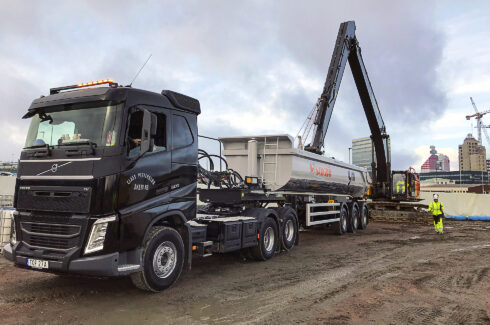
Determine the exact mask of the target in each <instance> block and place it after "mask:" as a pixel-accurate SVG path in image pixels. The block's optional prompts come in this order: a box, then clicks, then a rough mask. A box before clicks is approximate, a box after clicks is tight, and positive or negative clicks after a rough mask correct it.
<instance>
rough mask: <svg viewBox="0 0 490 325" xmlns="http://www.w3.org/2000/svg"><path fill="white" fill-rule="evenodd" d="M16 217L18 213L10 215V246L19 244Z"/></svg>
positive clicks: (13, 212) (14, 212)
mask: <svg viewBox="0 0 490 325" xmlns="http://www.w3.org/2000/svg"><path fill="white" fill-rule="evenodd" d="M15 215H16V211H12V213H11V214H10V245H12V246H13V245H15V244H17V232H16V231H15Z"/></svg>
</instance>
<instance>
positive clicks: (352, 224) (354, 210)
mask: <svg viewBox="0 0 490 325" xmlns="http://www.w3.org/2000/svg"><path fill="white" fill-rule="evenodd" d="M359 215H360V212H359V204H357V202H353V203H352V206H351V208H350V213H349V222H348V223H347V230H348V231H349V232H352V233H356V232H357V228H358V226H359Z"/></svg>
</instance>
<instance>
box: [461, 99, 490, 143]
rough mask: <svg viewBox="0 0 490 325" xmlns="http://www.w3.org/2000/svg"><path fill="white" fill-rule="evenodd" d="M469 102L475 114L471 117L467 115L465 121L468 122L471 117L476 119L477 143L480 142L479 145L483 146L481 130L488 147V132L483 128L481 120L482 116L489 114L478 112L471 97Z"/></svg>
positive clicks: (489, 138)
mask: <svg viewBox="0 0 490 325" xmlns="http://www.w3.org/2000/svg"><path fill="white" fill-rule="evenodd" d="M470 100H471V105H473V109H474V110H475V112H476V114H473V115H468V116H466V119H467V120H469V119H470V118H472V117H476V119H477V129H478V141H480V144H481V145H483V142H482V139H481V130H482V129H483V132H484V133H485V138H487V142H488V144H489V145H490V137H489V136H488V131H487V129H486V126H483V124H482V123H483V121H482V120H481V118H482V116H483V115H485V114H488V113H490V111H489V110H487V111H483V112H478V108H476V104H475V102H474V101H473V97H470Z"/></svg>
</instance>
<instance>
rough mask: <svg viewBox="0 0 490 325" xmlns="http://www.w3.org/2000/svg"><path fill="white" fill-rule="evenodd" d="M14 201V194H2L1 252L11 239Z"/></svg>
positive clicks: (0, 221)
mask: <svg viewBox="0 0 490 325" xmlns="http://www.w3.org/2000/svg"><path fill="white" fill-rule="evenodd" d="M13 203H14V196H13V195H0V252H1V251H2V250H3V246H4V245H5V244H7V243H8V242H9V240H10V227H11V221H12V212H13V211H14V208H13Z"/></svg>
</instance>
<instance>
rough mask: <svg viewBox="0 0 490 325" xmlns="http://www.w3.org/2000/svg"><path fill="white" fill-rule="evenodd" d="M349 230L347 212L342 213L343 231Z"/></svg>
mask: <svg viewBox="0 0 490 325" xmlns="http://www.w3.org/2000/svg"><path fill="white" fill-rule="evenodd" d="M345 229H347V218H346V217H345V210H344V211H342V230H345Z"/></svg>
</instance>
